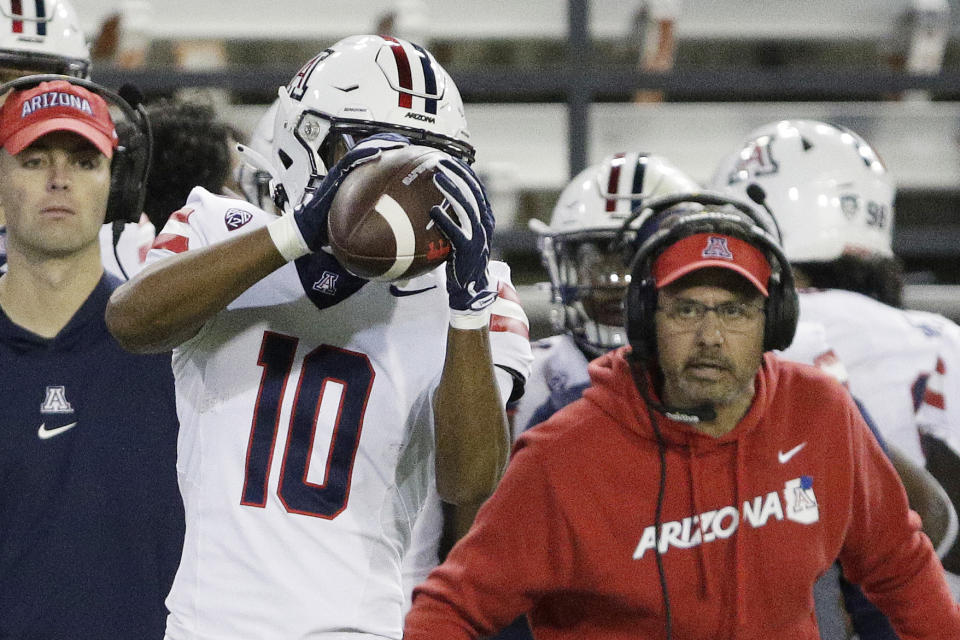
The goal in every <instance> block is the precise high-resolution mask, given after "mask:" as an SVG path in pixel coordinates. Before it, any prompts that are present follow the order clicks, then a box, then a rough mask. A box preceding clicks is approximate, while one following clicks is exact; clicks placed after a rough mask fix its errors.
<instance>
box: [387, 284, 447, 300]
mask: <svg viewBox="0 0 960 640" xmlns="http://www.w3.org/2000/svg"><path fill="white" fill-rule="evenodd" d="M436 288H437V285H433V286H432V287H426V288H424V289H398V288H397V285H395V284H392V285H390V295H392V296H395V297H397V298H402V297H404V296H415V295H417V294H418V293H423V292H425V291H430V289H436Z"/></svg>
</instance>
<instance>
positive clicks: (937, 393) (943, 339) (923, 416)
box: [904, 310, 960, 452]
mask: <svg viewBox="0 0 960 640" xmlns="http://www.w3.org/2000/svg"><path fill="white" fill-rule="evenodd" d="M904 313H905V314H906V315H907V318H908V319H909V321H910V322H911V323H912V324H913V325H914V326H916V327H917V328H919V329H920V330H921V331H923V332H924V333H925V334H929V335H930V336H933V337H936V338H938V340H939V348H938V351H937V356H938V358H937V363H936V366H935V367H934V369H933V371H931V372H930V377H929V378H928V379H927V384H926V387H925V388H924V389H923V395H922V397H921V398H919V403H918V404H919V407H918V409H917V424H918V426H919V428H920V431H921V433H927V434H929V435H932V436H934V437H936V438H939V439H940V440H942V441H943V442H944V443H946V444H947V445H948V446H949V447H950V448H951V449H953V450H954V451H956V452H960V432H958V431H960V401H958V399H960V376H958V375H957V372H958V371H960V326H958V325H957V324H956V323H955V322H953V321H952V320H949V319H947V318H944V317H943V316H941V315H939V314H936V313H930V312H927V311H913V310H908V311H905V312H904ZM948 399H953V401H952V402H951V401H948Z"/></svg>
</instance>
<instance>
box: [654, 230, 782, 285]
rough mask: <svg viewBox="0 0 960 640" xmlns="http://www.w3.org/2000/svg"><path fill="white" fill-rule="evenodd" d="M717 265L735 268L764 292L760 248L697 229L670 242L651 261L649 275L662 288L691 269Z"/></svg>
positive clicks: (765, 266)
mask: <svg viewBox="0 0 960 640" xmlns="http://www.w3.org/2000/svg"><path fill="white" fill-rule="evenodd" d="M705 267H721V268H723V269H730V270H731V271H736V272H737V273H739V274H740V275H742V276H743V277H744V278H746V279H747V280H749V281H750V283H751V284H753V286H755V287H756V288H757V289H759V290H760V293H762V294H763V295H764V296H767V295H769V293H768V292H767V280H769V278H770V271H771V269H770V263H769V262H767V257H766V255H764V253H763V251H761V250H760V249H758V248H757V247H755V246H753V245H752V244H750V243H749V242H747V241H745V240H741V239H740V238H735V237H733V236H728V235H723V234H718V233H698V234H695V235H692V236H687V237H686V238H681V239H680V240H678V241H677V242H675V243H674V244H672V245H670V247H669V248H667V250H666V251H664V252H663V253H661V254H660V255H659V256H658V257H657V259H656V260H654V262H653V277H654V278H655V279H656V283H657V288H658V289H659V288H662V287H665V286H667V285H668V284H670V283H671V282H674V281H676V280H678V279H679V278H682V277H683V276H685V275H687V274H688V273H690V272H692V271H696V270H697V269H703V268H705Z"/></svg>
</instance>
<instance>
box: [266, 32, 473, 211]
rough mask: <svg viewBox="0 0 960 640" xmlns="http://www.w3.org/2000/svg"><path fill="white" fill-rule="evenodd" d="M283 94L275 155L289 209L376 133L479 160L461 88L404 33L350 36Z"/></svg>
mask: <svg viewBox="0 0 960 640" xmlns="http://www.w3.org/2000/svg"><path fill="white" fill-rule="evenodd" d="M279 96H280V98H279V108H278V109H277V117H276V120H275V122H274V129H273V143H272V153H271V156H270V159H269V160H270V164H271V165H272V166H273V167H274V170H275V174H274V181H275V185H274V200H275V201H276V202H277V204H278V206H280V207H281V208H282V209H283V210H284V211H292V210H293V209H294V208H296V207H297V206H298V205H299V204H300V203H301V202H304V201H305V200H307V199H309V197H310V196H311V195H312V193H313V191H314V190H315V189H316V188H317V186H318V185H319V183H320V180H322V179H323V176H325V175H326V173H327V171H328V170H329V168H330V167H331V166H332V165H333V164H334V162H335V161H336V160H337V159H338V158H339V157H340V154H342V153H343V152H344V151H346V150H348V149H350V148H351V147H353V146H354V145H355V144H356V143H357V142H359V141H360V140H361V139H363V138H365V137H367V136H370V135H373V134H376V133H389V132H393V133H399V134H402V135H404V136H407V137H408V138H410V141H411V142H412V143H413V144H422V145H428V146H432V147H437V148H439V149H442V150H444V151H446V152H448V153H450V154H451V155H453V156H456V157H458V158H461V159H463V160H465V161H466V162H472V161H473V157H474V150H473V147H472V146H471V145H470V143H469V140H470V134H469V133H468V132H467V121H466V119H465V118H464V114H463V101H462V100H461V98H460V92H459V91H458V90H457V87H456V85H455V84H454V83H453V80H452V79H451V78H450V76H449V74H447V72H446V71H444V69H443V67H441V66H440V65H439V64H438V63H437V61H436V60H435V59H434V57H433V56H432V55H431V54H430V53H429V52H427V51H426V49H424V48H423V47H421V46H419V45H415V44H412V43H410V42H407V41H406V40H401V39H399V38H392V37H387V36H383V37H382V36H374V35H362V36H351V37H349V38H345V39H343V40H341V41H339V42H337V43H336V44H334V45H333V46H332V47H330V48H329V49H326V50H325V51H323V52H321V53H320V54H318V55H317V56H315V57H314V58H313V59H311V60H310V61H309V62H307V63H306V64H305V65H304V66H303V67H302V68H301V69H300V71H299V72H297V74H296V75H295V76H294V77H293V79H292V80H291V81H290V83H289V84H288V85H287V86H286V87H282V88H281V89H280V91H279Z"/></svg>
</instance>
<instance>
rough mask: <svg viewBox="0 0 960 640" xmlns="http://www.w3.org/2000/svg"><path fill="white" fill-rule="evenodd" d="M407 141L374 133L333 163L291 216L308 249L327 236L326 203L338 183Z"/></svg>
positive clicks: (319, 244) (316, 247) (324, 242)
mask: <svg viewBox="0 0 960 640" xmlns="http://www.w3.org/2000/svg"><path fill="white" fill-rule="evenodd" d="M408 144H410V141H409V140H408V139H407V138H405V137H403V136H401V135H399V134H396V133H378V134H377V135H374V136H370V137H369V138H365V139H364V140H362V141H361V142H360V143H359V144H358V145H357V146H355V147H354V148H353V149H350V151H348V152H347V153H346V155H345V156H343V158H341V159H340V161H339V162H337V164H335V165H333V168H331V169H330V171H329V172H328V173H327V175H326V176H324V178H323V181H322V182H321V183H320V186H319V187H317V191H316V193H315V194H314V196H313V197H312V198H311V199H310V200H308V201H307V202H306V203H304V204H302V205H301V206H299V207H297V208H296V209H295V210H294V212H293V218H294V220H296V221H297V227H298V228H299V229H300V234H301V235H302V236H303V239H304V241H306V243H307V246H308V247H310V250H311V251H317V250H319V249H320V247H323V246H326V245H327V244H328V243H329V239H328V238H327V214H328V213H329V212H330V205H331V204H333V198H334V196H336V195H337V189H339V188H340V183H342V182H343V179H344V178H345V177H347V174H348V173H350V172H351V171H352V170H353V169H356V168H357V167H359V166H360V165H362V164H366V163H367V162H371V161H372V160H374V159H376V157H377V156H379V155H380V154H381V153H382V152H383V151H386V150H387V149H399V148H400V147H405V146H407V145H408Z"/></svg>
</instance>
